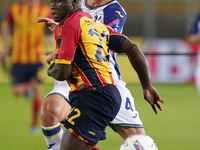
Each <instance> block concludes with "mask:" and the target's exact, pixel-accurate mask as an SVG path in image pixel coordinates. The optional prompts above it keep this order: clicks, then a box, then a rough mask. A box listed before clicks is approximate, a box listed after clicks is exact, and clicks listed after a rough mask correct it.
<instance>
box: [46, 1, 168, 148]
mask: <svg viewBox="0 0 200 150" xmlns="http://www.w3.org/2000/svg"><path fill="white" fill-rule="evenodd" d="M51 9H52V15H53V18H54V21H56V22H59V24H58V25H57V26H56V28H55V30H54V31H55V40H56V51H55V54H56V55H55V63H53V64H52V65H51V66H50V67H49V69H48V71H47V73H48V75H49V76H51V77H53V78H54V79H56V80H59V81H64V80H67V82H68V84H69V86H70V88H71V91H70V93H69V103H70V105H71V106H72V110H71V112H70V113H69V115H68V117H67V119H66V121H65V124H64V125H65V128H66V129H67V130H65V131H64V133H63V136H62V142H61V147H60V150H72V149H73V150H89V149H91V148H92V146H95V145H96V144H97V142H98V141H99V139H100V138H101V137H102V135H103V134H104V130H105V128H106V126H107V125H108V124H109V123H110V121H111V120H113V118H114V117H115V116H116V114H117V112H118V110H119V108H120V105H121V96H120V94H119V91H118V89H117V88H116V86H115V81H114V79H113V76H112V73H111V71H110V67H109V64H108V60H109V57H108V47H109V48H110V49H111V50H114V51H115V52H118V53H126V54H127V55H128V56H129V58H130V60H131V64H132V66H133V67H134V69H135V70H137V73H138V74H139V76H140V81H141V84H142V87H143V90H144V96H145V97H144V98H145V99H146V100H147V101H148V102H149V104H150V105H151V106H152V108H153V110H154V111H155V112H157V110H156V106H157V107H158V108H159V109H160V110H162V107H161V106H160V104H159V103H158V102H162V103H163V102H164V101H163V100H162V99H161V98H160V96H159V94H158V92H157V90H156V89H155V88H154V87H153V86H152V85H151V82H150V74H149V69H148V64H147V62H146V59H145V57H144V55H143V54H142V52H141V51H140V50H139V49H138V47H137V46H136V45H135V44H133V43H132V42H131V41H130V40H128V39H127V38H126V37H125V36H123V35H121V34H119V33H117V32H115V31H113V30H112V29H110V28H107V27H106V26H105V25H104V24H102V23H101V22H99V21H96V20H95V21H94V20H93V19H91V18H92V17H91V16H90V15H89V14H87V13H84V12H83V11H82V8H81V7H80V0H52V1H51ZM139 62H140V63H139ZM65 109H67V107H66V108H65ZM56 111H57V110H56ZM54 129H55V130H54V132H57V130H59V129H57V128H54ZM59 131H60V130H59ZM47 136H48V135H47ZM54 144H55V143H52V145H54ZM52 145H51V146H49V147H48V149H50V148H51V147H52Z"/></svg>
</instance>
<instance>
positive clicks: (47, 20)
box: [37, 17, 58, 32]
mask: <svg viewBox="0 0 200 150" xmlns="http://www.w3.org/2000/svg"><path fill="white" fill-rule="evenodd" d="M40 22H44V23H45V25H46V26H47V27H48V28H49V30H51V31H52V32H54V31H55V28H56V26H57V25H58V23H57V22H55V21H54V20H53V19H50V18H45V17H43V18H38V21H37V23H40Z"/></svg>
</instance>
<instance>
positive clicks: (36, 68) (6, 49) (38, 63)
mask: <svg viewBox="0 0 200 150" xmlns="http://www.w3.org/2000/svg"><path fill="white" fill-rule="evenodd" d="M41 16H43V17H44V16H45V17H48V18H52V15H51V9H50V7H49V6H48V5H46V4H44V3H41V2H40V0H24V1H20V2H15V3H13V4H11V6H10V7H9V9H8V12H7V15H6V17H5V19H4V20H3V22H2V30H1V32H2V40H3V41H2V44H3V47H2V51H1V54H0V61H2V60H3V59H4V58H5V56H6V55H7V54H10V55H11V64H12V69H11V77H12V87H13V93H14V94H15V95H21V94H26V93H27V91H28V90H29V88H31V89H32V91H33V95H32V111H33V119H32V123H31V131H32V132H33V133H35V132H37V131H38V130H37V125H38V116H39V114H40V106H41V104H42V87H41V77H40V75H39V72H40V71H42V68H43V61H44V39H43V38H44V34H45V25H44V24H38V23H37V19H38V18H39V17H41ZM12 27H13V28H12ZM10 29H12V31H13V34H12V44H11V51H10V45H9V44H8V38H9V35H10V31H11V30H10ZM49 38H52V39H53V34H52V35H51V36H49Z"/></svg>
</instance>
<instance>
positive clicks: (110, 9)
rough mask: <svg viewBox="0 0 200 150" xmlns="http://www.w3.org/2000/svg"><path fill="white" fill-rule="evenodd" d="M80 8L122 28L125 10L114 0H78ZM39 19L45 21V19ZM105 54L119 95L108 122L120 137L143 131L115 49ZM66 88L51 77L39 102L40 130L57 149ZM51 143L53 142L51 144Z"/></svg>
mask: <svg viewBox="0 0 200 150" xmlns="http://www.w3.org/2000/svg"><path fill="white" fill-rule="evenodd" d="M82 8H83V11H85V12H88V13H90V14H91V15H92V17H93V18H94V19H97V20H100V21H101V22H103V23H105V24H106V25H108V26H110V27H111V28H113V29H114V30H115V31H118V32H122V29H123V25H124V23H125V20H126V12H125V11H124V9H123V8H122V6H121V5H120V4H119V3H118V2H117V1H115V0H112V1H110V0H99V1H96V0H88V1H85V0H82ZM43 21H44V22H46V21H47V20H43ZM41 22H42V19H41ZM47 22H48V21H47ZM50 22H51V21H50V20H49V24H47V25H49V27H50V28H51V25H52V27H53V26H54V25H53V24H50ZM109 55H110V57H109V65H110V67H111V71H112V73H113V77H114V80H115V81H116V85H117V87H118V89H119V91H120V94H121V96H122V97H123V98H122V105H121V108H120V111H119V113H118V115H117V116H116V118H115V119H114V120H113V121H112V122H111V123H112V125H111V126H112V128H113V129H114V130H115V131H116V132H118V133H119V134H120V136H121V137H122V138H123V139H126V138H127V137H128V136H130V135H132V134H145V131H144V128H143V124H142V122H141V120H140V118H139V113H138V112H137V111H136V109H135V106H134V99H133V97H132V96H131V93H130V91H129V90H128V89H127V88H126V83H125V82H123V81H122V80H121V76H120V71H119V67H118V65H117V63H116V60H115V58H116V53H114V52H112V51H110V52H109ZM46 59H47V62H48V63H50V61H51V60H52V59H53V57H51V56H50V55H49V56H47V58H46ZM69 90H70V89H69V87H68V85H67V83H66V82H60V81H55V84H54V89H53V90H52V91H51V92H50V93H49V94H47V96H46V97H45V100H44V102H43V107H42V110H41V119H42V130H43V134H44V138H45V141H46V143H47V146H48V147H49V149H51V148H52V149H54V148H57V149H59V143H60V142H59V141H60V140H61V138H62V134H63V130H62V128H61V127H60V122H61V121H62V120H63V118H66V116H67V115H68V114H69V111H70V106H69V105H68V104H67V103H66V100H67V101H68V92H67V91H69ZM154 111H155V110H154ZM155 112H156V111H155ZM156 113H157V112H156ZM53 143H55V144H54V145H52V144H53Z"/></svg>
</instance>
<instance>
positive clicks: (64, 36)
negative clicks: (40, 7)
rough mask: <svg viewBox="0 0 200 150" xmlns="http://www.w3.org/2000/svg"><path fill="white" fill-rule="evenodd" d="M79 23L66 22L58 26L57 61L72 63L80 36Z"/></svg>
mask: <svg viewBox="0 0 200 150" xmlns="http://www.w3.org/2000/svg"><path fill="white" fill-rule="evenodd" d="M78 25H79V23H78V22H76V23H66V24H65V25H64V26H63V27H62V26H61V27H58V28H57V31H56V33H57V35H61V36H60V37H59V36H58V37H57V38H56V58H55V63H60V64H71V63H72V61H73V58H74V55H75V50H76V46H77V44H78V40H79V37H80V34H81V33H80V29H79V28H78Z"/></svg>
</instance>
